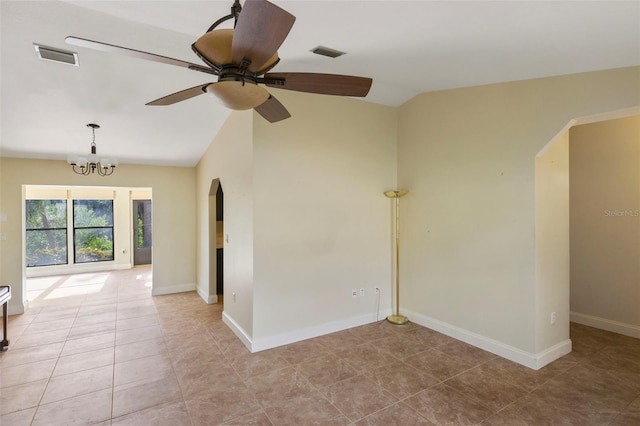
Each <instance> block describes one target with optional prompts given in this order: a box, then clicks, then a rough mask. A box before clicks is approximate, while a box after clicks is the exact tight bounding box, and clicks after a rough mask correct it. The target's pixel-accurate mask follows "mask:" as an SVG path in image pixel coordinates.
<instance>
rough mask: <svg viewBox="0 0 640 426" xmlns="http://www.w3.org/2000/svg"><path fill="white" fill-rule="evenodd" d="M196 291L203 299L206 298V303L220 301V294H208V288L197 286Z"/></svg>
mask: <svg viewBox="0 0 640 426" xmlns="http://www.w3.org/2000/svg"><path fill="white" fill-rule="evenodd" d="M196 291H197V292H198V296H200V298H201V299H202V300H204V303H206V304H207V305H211V304H213V303H218V295H217V294H214V295H213V296H210V295H208V294H207V291H206V290H203V289H202V288H200V287H197V288H196Z"/></svg>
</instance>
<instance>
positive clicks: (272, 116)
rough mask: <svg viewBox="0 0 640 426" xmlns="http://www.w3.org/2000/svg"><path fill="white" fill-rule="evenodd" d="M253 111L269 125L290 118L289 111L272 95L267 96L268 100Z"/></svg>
mask: <svg viewBox="0 0 640 426" xmlns="http://www.w3.org/2000/svg"><path fill="white" fill-rule="evenodd" d="M254 109H255V110H256V112H257V113H258V114H260V115H261V116H262V117H264V119H265V120H267V121H268V122H269V123H275V122H277V121H281V120H284V119H286V118H289V117H291V114H289V111H287V109H286V108H285V107H284V105H282V104H281V103H280V101H279V100H277V99H276V98H275V97H274V96H273V95H269V99H267V100H266V101H264V102H263V103H262V105H258V106H257V107H255V108H254Z"/></svg>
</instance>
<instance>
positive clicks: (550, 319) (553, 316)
mask: <svg viewBox="0 0 640 426" xmlns="http://www.w3.org/2000/svg"><path fill="white" fill-rule="evenodd" d="M557 319H558V314H556V313H555V312H551V318H549V322H550V323H551V325H553V324H555V323H556V320H557Z"/></svg>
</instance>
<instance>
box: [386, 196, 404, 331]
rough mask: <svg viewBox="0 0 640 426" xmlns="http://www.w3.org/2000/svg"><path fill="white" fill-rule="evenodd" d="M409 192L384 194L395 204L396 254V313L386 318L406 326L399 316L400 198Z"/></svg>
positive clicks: (402, 318)
mask: <svg viewBox="0 0 640 426" xmlns="http://www.w3.org/2000/svg"><path fill="white" fill-rule="evenodd" d="M407 193H409V191H387V192H385V193H384V195H386V196H387V197H389V198H391V199H393V201H394V203H395V210H396V214H395V225H396V226H395V233H396V254H395V258H394V260H395V267H394V270H395V276H396V311H395V313H394V314H393V315H389V316H388V317H387V321H389V322H390V323H392V324H398V325H402V324H406V323H407V322H408V321H409V319H408V318H407V317H405V316H404V315H400V197H402V196H404V195H407Z"/></svg>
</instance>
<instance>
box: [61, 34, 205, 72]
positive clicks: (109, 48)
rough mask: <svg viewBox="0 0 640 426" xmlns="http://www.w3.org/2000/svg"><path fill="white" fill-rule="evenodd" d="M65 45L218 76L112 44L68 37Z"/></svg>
mask: <svg viewBox="0 0 640 426" xmlns="http://www.w3.org/2000/svg"><path fill="white" fill-rule="evenodd" d="M64 40H65V41H66V42H67V44H72V45H74V46H80V47H86V48H89V49H93V50H100V51H102V52H108V53H119V54H121V55H127V56H130V57H132V58H138V59H146V60H147V61H153V62H160V63H163V64H169V65H176V66H179V67H183V68H189V69H191V70H194V71H201V72H206V73H208V74H218V72H217V70H214V69H211V68H209V67H203V66H202V65H197V64H192V63H190V62H185V61H181V60H180V59H173V58H169V57H167V56H162V55H156V54H154V53H148V52H143V51H142V50H136V49H129V48H128V47H122V46H116V45H114V44H108V43H102V42H100V41H94V40H87V39H84V38H79V37H73V36H69V37H66V38H65V39H64Z"/></svg>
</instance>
